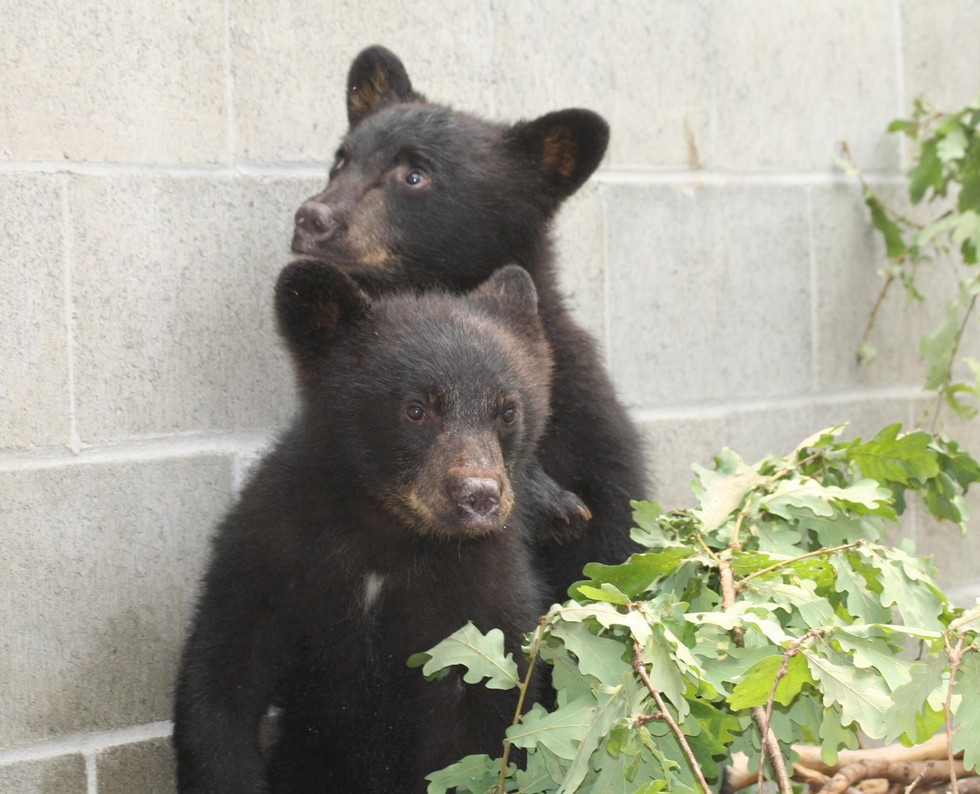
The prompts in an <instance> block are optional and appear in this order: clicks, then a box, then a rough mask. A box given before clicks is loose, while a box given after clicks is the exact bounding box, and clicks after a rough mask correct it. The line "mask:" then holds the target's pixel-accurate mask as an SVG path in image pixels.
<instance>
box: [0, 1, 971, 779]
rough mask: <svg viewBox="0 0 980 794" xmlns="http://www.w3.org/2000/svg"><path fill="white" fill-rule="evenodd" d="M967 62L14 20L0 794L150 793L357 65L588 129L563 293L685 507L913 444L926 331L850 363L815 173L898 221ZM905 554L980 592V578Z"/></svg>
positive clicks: (2, 252)
mask: <svg viewBox="0 0 980 794" xmlns="http://www.w3.org/2000/svg"><path fill="white" fill-rule="evenodd" d="M978 39H980V4H978V3H977V2H976V0H945V1H941V2H937V0H853V1H852V2H846V1H845V0H804V1H803V2H791V3H788V2H783V0H738V1H736V0H728V1H726V0H689V1H687V2H683V1H682V0H674V1H673V2H669V1H667V0H628V1H624V2H616V3H612V2H574V1H573V2H558V0H554V1H553V2H543V3H542V2H529V1H522V2H512V1H511V0H508V2H497V1H496V0H495V1H494V2H491V3H489V4H484V5H483V6H482V7H478V8H474V4H471V3H464V2H459V3H453V2H442V3H435V2H428V3H420V2H417V1H416V2H408V1H407V0H406V1H405V2H391V3H384V2H376V1H375V0H365V1H363V2H352V1H351V0H338V1H337V2H334V3H323V2H321V3H310V2H296V1H293V2H287V0H282V1H280V0H225V2H224V3H214V2H212V3H201V2H198V0H172V1H171V2H166V3H153V2H147V1H146V0H135V1H134V2H128V3H124V2H119V1H118V0H114V1H110V2H108V3H95V2H92V0H70V1H69V0H62V1H61V2H56V1H55V0H37V1H36V2H31V3H24V2H22V1H21V0H0V351H2V352H0V704H2V705H0V790H2V791H4V792H8V793H13V794H24V793H26V792H59V794H71V793H72V792H86V793H87V794H110V793H111V792H146V791H159V792H166V791H169V790H170V788H171V786H172V783H170V782H169V780H170V778H171V775H172V772H171V767H170V763H171V762H170V757H169V751H168V748H167V743H166V737H167V735H168V733H169V723H168V722H167V720H168V718H169V715H170V699H171V689H172V681H173V675H174V664H175V659H176V655H177V652H178V648H179V645H180V641H181V637H182V634H183V631H184V628H185V625H186V621H187V619H188V615H189V604H190V603H191V599H192V598H193V593H194V589H195V583H196V580H197V577H198V575H199V573H200V570H201V566H202V560H203V557H204V554H205V550H206V540H207V536H208V534H209V532H210V530H211V527H212V526H213V524H214V522H215V521H216V520H217V519H218V517H219V516H220V515H221V513H222V512H223V511H224V510H225V509H226V507H227V506H228V504H229V503H230V501H231V499H232V498H233V494H234V492H235V490H236V488H237V487H238V485H239V483H240V481H241V478H242V473H243V471H244V470H245V469H246V468H247V467H248V465H249V463H250V462H251V461H253V460H254V458H255V455H256V454H258V453H259V452H260V451H261V449H262V448H263V446H264V445H265V444H266V443H268V439H269V437H270V435H271V433H272V432H273V430H274V429H275V428H277V427H279V426H281V425H282V424H283V423H284V422H285V421H287V420H288V418H289V416H290V415H291V412H292V410H293V407H294V402H293V397H292V385H291V375H290V371H289V369H288V366H287V362H286V359H285V357H284V355H283V352H282V350H281V349H280V348H279V346H278V343H277V341H276V338H275V334H274V328H273V324H272V322H271V315H270V305H271V300H270V295H271V289H272V285H273V282H274V279H275V276H276V273H277V271H278V269H279V268H280V267H281V266H282V265H283V264H284V263H285V262H286V261H288V259H289V253H288V249H287V246H288V241H289V238H290V228H291V215H292V212H293V210H294V209H295V207H296V206H297V205H298V204H299V202H300V201H301V200H302V199H303V198H304V197H305V196H307V195H309V194H311V193H313V192H314V191H315V190H316V189H317V188H318V187H319V186H320V185H321V184H322V183H323V182H324V181H325V174H326V166H325V163H326V162H327V161H328V160H330V158H331V154H332V152H333V150H334V147H335V145H336V142H337V139H338V137H339V135H340V133H341V132H342V130H343V128H344V113H343V96H342V86H343V81H344V76H345V74H346V69H347V66H348V64H349V61H350V58H351V57H352V56H353V55H354V54H355V53H356V52H357V51H358V50H359V48H360V47H362V46H364V45H367V44H370V43H374V42H381V43H384V44H387V45H388V46H390V47H391V48H393V49H394V50H396V51H397V52H398V53H399V54H400V55H401V56H402V57H403V58H404V59H405V61H406V63H407V65H408V68H409V70H410V73H411V74H412V76H413V78H414V80H415V82H416V85H417V86H418V87H419V88H420V89H422V90H424V91H426V92H427V93H428V94H429V95H430V96H432V97H433V98H437V99H440V100H445V101H449V102H451V103H453V104H455V105H457V106H459V107H461V108H465V109H469V110H473V111H476V112H480V113H483V114H486V115H489V116H492V117H496V118H509V119H513V118H517V117H520V116H533V115H537V114H539V113H542V112H545V111H547V110H550V109H555V108H558V107H563V106H568V105H583V106H587V107H592V108H594V109H596V110H598V111H600V112H601V113H603V114H604V115H605V116H606V117H607V118H608V119H609V121H610V122H611V124H612V128H613V140H612V145H611V148H610V152H609V155H608V157H607V158H606V160H605V162H604V164H603V167H602V169H601V170H600V171H599V173H598V174H597V176H596V177H595V178H594V179H593V180H592V181H591V183H590V184H589V185H588V186H587V188H586V189H584V190H583V191H582V193H581V195H579V196H576V197H575V198H574V199H573V200H572V201H571V202H570V203H569V205H568V206H567V207H566V209H565V210H564V212H563V213H562V215H561V217H560V219H559V223H558V226H557V231H558V232H559V233H560V249H561V252H562V255H563V265H562V266H563V268H564V278H565V285H566V288H567V290H568V292H569V295H570V298H571V300H572V302H573V305H574V306H575V307H576V310H577V312H578V314H579V316H580V317H581V319H582V321H583V322H584V323H585V324H586V326H587V327H589V328H590V329H591V330H592V331H593V332H594V333H595V334H596V335H597V336H598V337H599V338H600V339H601V340H602V344H603V347H604V350H605V353H606V357H607V360H608V363H609V367H610V369H611V371H612V374H613V377H614V379H615V381H616V383H617V384H618V387H619V389H620V392H621V394H622V396H623V398H624V400H625V401H626V402H627V403H628V405H629V406H630V409H631V410H632V411H633V412H634V414H635V416H636V418H637V420H638V421H639V422H640V424H641V425H642V427H643V429H644V432H645V434H646V436H647V438H648V442H649V451H650V456H651V460H652V473H653V475H654V479H653V482H652V483H651V486H650V494H649V495H651V496H654V497H657V498H659V499H661V500H662V501H664V502H665V503H667V504H668V505H678V504H681V503H684V502H686V501H688V497H687V496H686V493H687V481H688V480H689V478H690V474H689V471H690V469H689V467H690V464H691V463H692V462H695V461H698V462H701V463H707V462H709V461H710V458H711V455H712V454H713V453H715V452H716V451H718V450H719V449H720V448H721V447H722V446H725V445H728V446H731V447H733V448H735V449H736V450H738V451H740V452H741V453H742V454H743V456H745V457H747V458H756V457H758V456H761V455H763V454H765V453H766V452H768V451H770V450H772V451H775V452H786V451H788V449H789V448H791V446H792V445H793V444H794V443H795V442H796V441H798V440H799V439H801V438H802V437H803V436H805V435H807V434H809V433H810V432H811V431H814V430H816V429H819V428H821V427H824V426H827V425H830V424H834V423H837V422H842V421H850V422H852V423H853V428H854V432H857V433H864V434H867V433H872V432H875V431H876V430H877V429H879V428H880V427H881V426H883V425H884V424H885V423H887V422H891V421H894V420H899V421H902V422H905V423H911V422H914V421H915V420H916V418H917V417H918V416H919V415H920V414H921V410H922V408H923V406H924V401H923V399H922V396H921V393H920V391H919V383H920V382H921V378H922V374H923V372H922V367H921V365H920V363H919V362H918V360H917V357H916V355H915V354H914V352H913V351H914V350H915V349H916V343H915V340H916V339H917V337H918V335H919V333H920V332H921V331H922V330H923V329H924V328H926V327H928V325H927V324H928V322H929V321H930V317H929V316H928V315H930V312H929V311H928V310H927V311H926V312H925V315H926V316H923V312H922V310H921V309H916V310H914V311H912V312H911V313H908V314H905V313H903V312H902V310H901V301H894V302H893V303H892V305H891V306H889V307H888V308H887V310H886V311H885V312H884V316H883V318H882V321H881V326H880V331H881V334H880V335H879V339H880V340H882V341H880V347H881V357H880V361H879V363H878V365H877V366H876V367H874V368H872V369H866V368H861V367H858V366H857V365H856V363H855V359H854V351H855V348H856V345H857V342H858V339H859V337H860V335H861V332H862V329H863V326H864V323H865V319H866V316H867V311H868V308H869V307H870V305H871V303H872V301H873V299H874V296H875V295H876V292H877V289H878V284H879V281H878V278H877V276H876V275H875V270H876V268H877V267H878V266H880V265H881V263H882V261H883V260H882V255H881V251H880V247H879V245H878V244H877V242H876V240H875V239H874V235H873V234H872V233H871V231H869V229H868V225H867V222H866V219H865V215H864V212H863V206H862V202H861V200H860V196H859V194H858V192H857V191H856V190H855V187H854V185H853V184H852V183H851V182H850V180H848V179H846V178H844V177H843V176H842V175H841V174H840V173H839V172H838V171H837V170H835V168H834V165H833V161H834V158H835V156H836V154H837V151H838V143H839V141H840V140H842V139H845V138H846V139H847V140H848V141H849V142H850V144H851V147H852V150H853V151H854V153H855V155H856V157H857V159H858V160H859V161H860V162H861V163H862V164H863V165H864V166H865V167H867V168H868V169H870V171H871V172H872V173H873V175H874V179H875V182H876V183H877V184H879V186H881V188H882V189H883V190H885V191H887V192H889V193H890V194H894V195H896V196H898V195H900V193H901V185H902V179H901V176H900V175H901V165H902V162H903V158H907V156H908V153H907V152H905V151H903V148H902V147H901V146H900V144H899V142H898V141H897V140H896V139H895V137H894V136H887V135H885V134H884V133H883V130H884V127H885V125H886V123H887V122H888V121H889V120H890V119H892V118H894V117H895V116H898V115H900V114H904V113H906V112H907V110H908V108H909V107H910V105H911V101H912V98H913V97H914V96H915V95H916V94H918V93H919V92H926V93H927V94H928V95H929V96H930V97H932V98H933V99H934V100H935V101H936V102H938V103H940V104H941V105H944V106H946V107H953V106H955V105H956V104H957V103H962V102H964V101H966V100H967V99H968V98H970V97H971V95H975V94H976V93H978V91H980V80H978V71H977V68H976V67H977V63H976V57H975V53H976V42H977V40H978ZM971 53H973V54H972V55H971ZM931 314H932V316H935V312H934V311H932V312H931ZM953 429H954V432H958V433H960V435H964V436H965V437H966V440H967V441H972V447H973V449H974V450H977V449H978V448H980V433H978V431H977V429H976V427H975V426H974V427H968V428H966V429H965V430H964V429H962V428H961V429H959V430H957V429H955V428H953ZM638 496H640V495H639V494H638ZM902 531H903V532H904V533H905V534H908V535H911V536H913V537H914V538H915V540H916V541H917V543H918V546H919V548H920V550H922V551H924V552H929V553H935V554H936V558H937V561H938V563H939V565H940V566H941V568H942V571H943V573H942V579H943V582H944V583H945V584H946V585H948V586H950V587H951V588H953V589H954V592H955V593H956V594H957V597H959V598H961V599H962V600H972V596H973V595H975V594H976V593H977V592H980V586H978V583H980V575H978V574H977V572H976V567H977V562H978V558H977V555H976V554H975V553H974V551H973V549H974V547H975V542H964V541H961V540H960V539H959V538H958V536H957V533H956V532H955V531H953V530H951V529H949V528H937V527H935V526H934V525H931V524H928V523H927V522H924V521H922V522H916V521H915V520H913V521H910V522H908V523H907V525H906V526H905V527H904V528H903V530H902Z"/></svg>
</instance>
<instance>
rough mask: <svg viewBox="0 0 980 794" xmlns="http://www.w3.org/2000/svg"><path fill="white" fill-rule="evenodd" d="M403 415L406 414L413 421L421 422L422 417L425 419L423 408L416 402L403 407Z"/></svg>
mask: <svg viewBox="0 0 980 794" xmlns="http://www.w3.org/2000/svg"><path fill="white" fill-rule="evenodd" d="M405 416H407V417H408V418H409V419H410V420H411V421H413V422H421V421H422V420H423V419H425V408H423V407H422V406H421V405H419V404H418V403H412V404H411V405H409V406H408V407H407V408H405Z"/></svg>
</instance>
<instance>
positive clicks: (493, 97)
mask: <svg viewBox="0 0 980 794" xmlns="http://www.w3.org/2000/svg"><path fill="white" fill-rule="evenodd" d="M495 6H496V2H495V0H490V2H489V3H487V6H486V8H487V27H488V28H489V29H490V35H489V36H487V41H488V42H489V46H490V52H489V53H488V55H489V56H490V79H491V80H493V87H492V90H491V91H490V118H493V119H496V118H499V116H498V114H497V111H498V109H499V107H500V101H499V99H498V97H497V92H498V91H499V90H500V79H499V75H498V74H497V66H496V63H497V59H496V58H495V57H494V53H495V52H496V50H497V26H496V25H495V24H494V19H495V17H496V13H495V8H494V7H495Z"/></svg>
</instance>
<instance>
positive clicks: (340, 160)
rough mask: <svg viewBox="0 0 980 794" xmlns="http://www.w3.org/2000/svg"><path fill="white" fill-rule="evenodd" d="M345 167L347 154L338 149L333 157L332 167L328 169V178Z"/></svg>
mask: <svg viewBox="0 0 980 794" xmlns="http://www.w3.org/2000/svg"><path fill="white" fill-rule="evenodd" d="M345 165H347V152H346V150H344V149H338V150H337V154H335V155H334V160H333V166H332V167H331V168H330V176H333V175H334V174H336V173H337V172H338V171H339V170H340V169H341V168H343V167H344V166H345Z"/></svg>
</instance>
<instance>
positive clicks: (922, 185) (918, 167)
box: [909, 140, 944, 204]
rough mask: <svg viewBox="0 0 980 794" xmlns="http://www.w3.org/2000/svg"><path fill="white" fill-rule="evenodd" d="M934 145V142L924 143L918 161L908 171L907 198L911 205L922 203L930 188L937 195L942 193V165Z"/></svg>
mask: <svg viewBox="0 0 980 794" xmlns="http://www.w3.org/2000/svg"><path fill="white" fill-rule="evenodd" d="M936 145H937V144H936V141H935V140H929V141H926V142H925V143H924V144H923V145H922V151H921V152H920V153H919V159H918V161H917V162H916V164H915V165H914V166H913V167H912V169H911V170H910V171H909V198H910V199H911V200H912V203H913V204H918V203H919V202H920V201H922V198H923V196H925V193H926V191H927V190H928V189H929V188H930V187H931V188H932V189H933V191H934V192H935V193H936V194H937V195H939V194H941V193H942V191H943V184H944V183H943V163H942V160H940V159H939V156H938V155H937V153H936Z"/></svg>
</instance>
